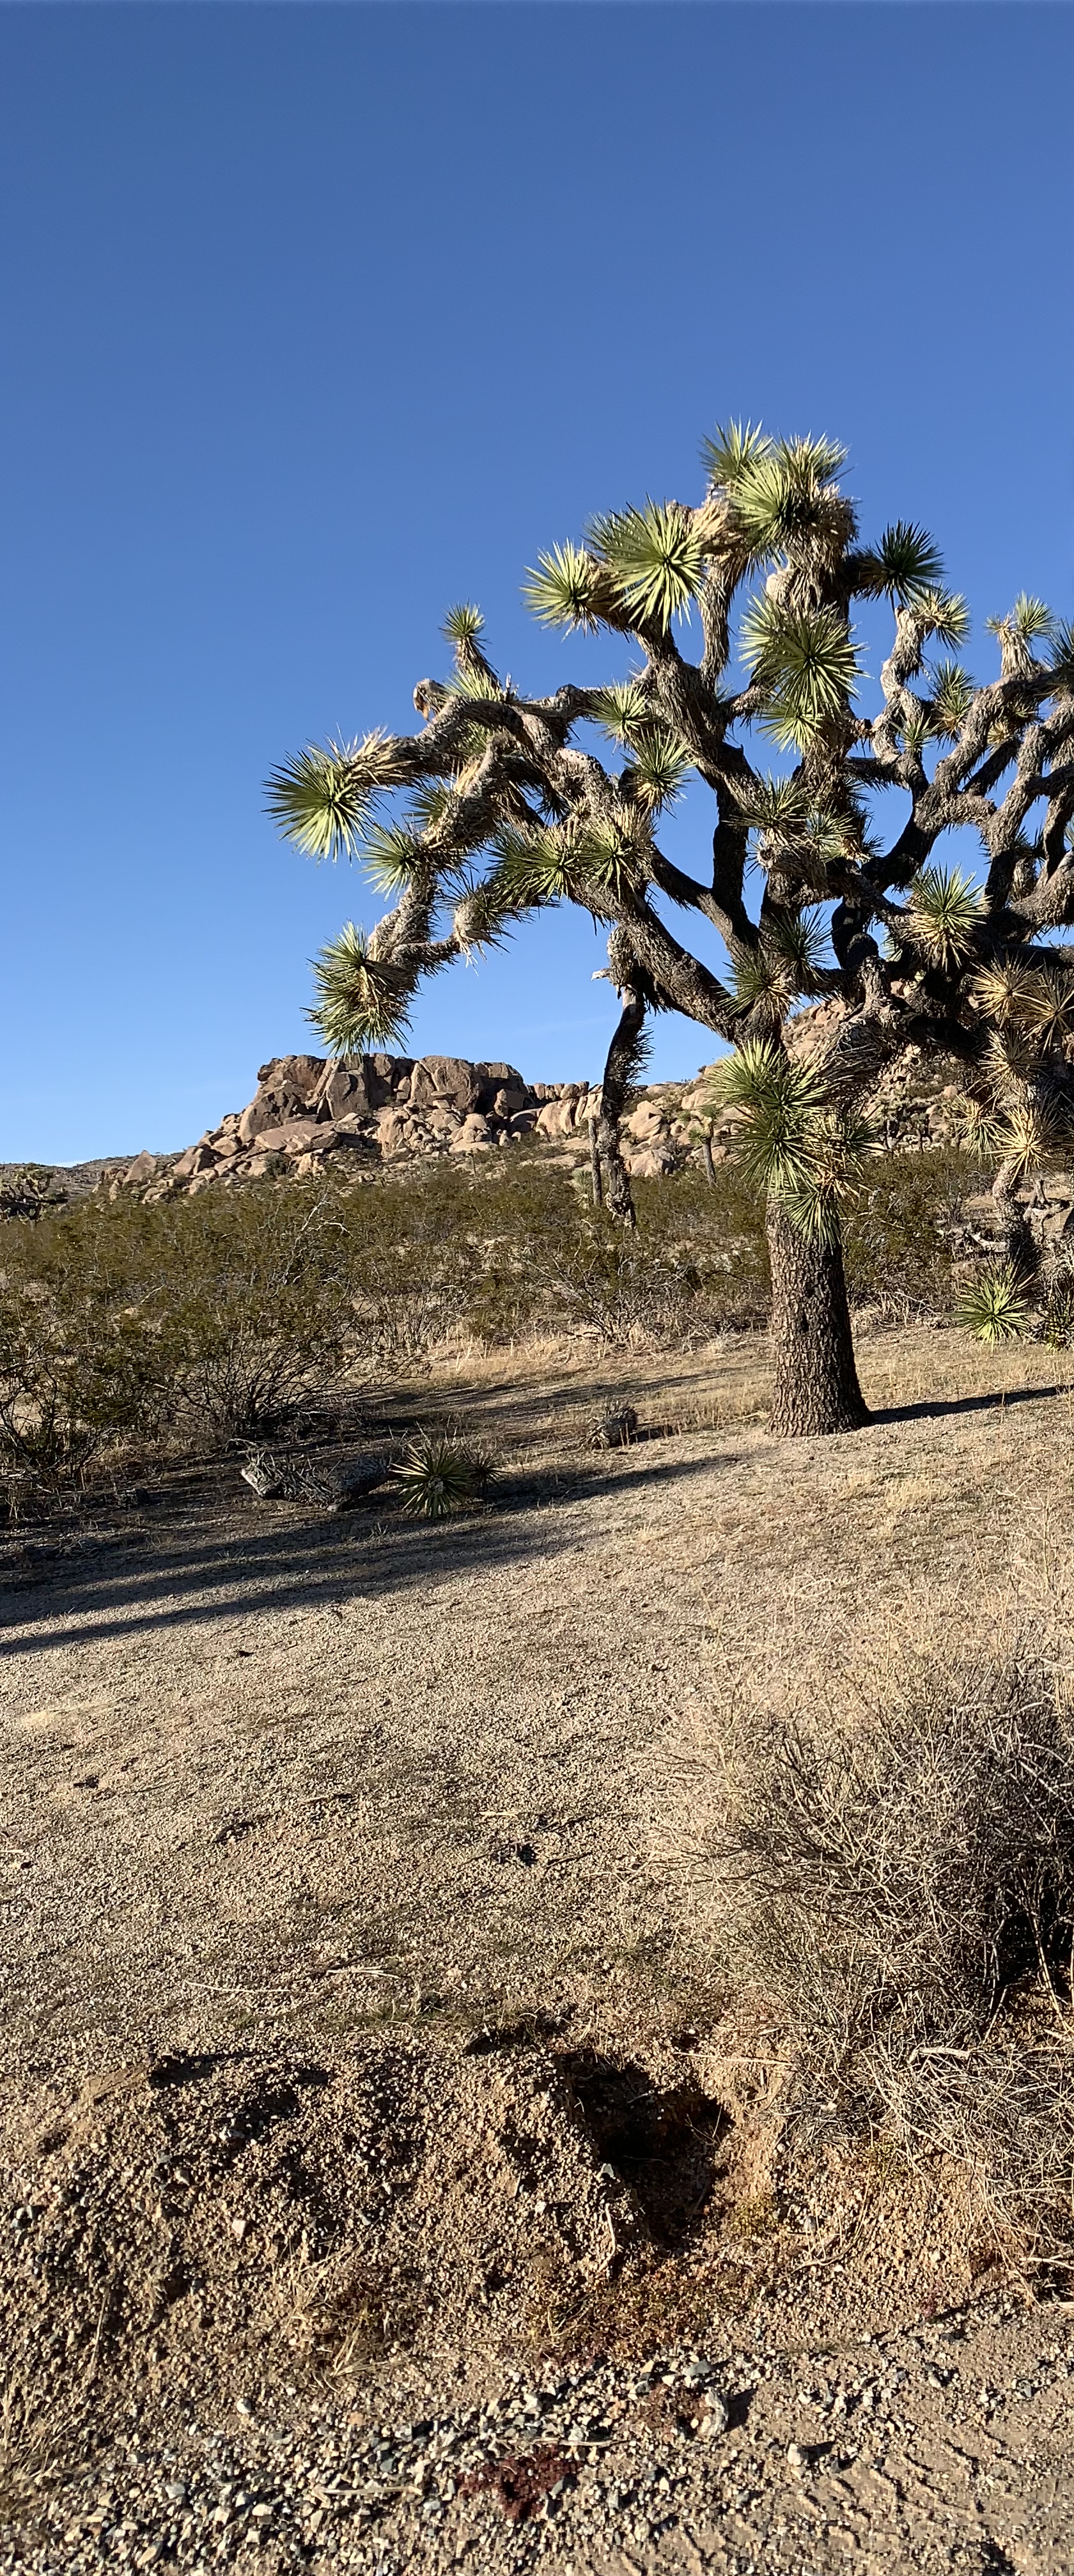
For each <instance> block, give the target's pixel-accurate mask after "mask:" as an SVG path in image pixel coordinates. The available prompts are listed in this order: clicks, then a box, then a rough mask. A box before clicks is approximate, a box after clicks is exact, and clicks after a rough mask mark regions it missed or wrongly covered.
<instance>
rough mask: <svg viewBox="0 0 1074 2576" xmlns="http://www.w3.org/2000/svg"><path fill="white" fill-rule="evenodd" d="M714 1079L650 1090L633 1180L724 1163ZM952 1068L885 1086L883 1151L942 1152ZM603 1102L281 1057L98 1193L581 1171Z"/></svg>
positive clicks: (472, 1076) (829, 1015)
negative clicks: (544, 1154) (209, 1123)
mask: <svg viewBox="0 0 1074 2576" xmlns="http://www.w3.org/2000/svg"><path fill="white" fill-rule="evenodd" d="M841 1008H842V1006H841V1005H839V1004H817V1005H816V1006H814V1007H813V1008H812V1009H810V1010H804V1011H801V1012H799V1013H798V1014H797V1016H796V1018H795V1020H794V1021H793V1022H792V1044H793V1045H794V1046H795V1047H796V1048H801V1049H802V1050H803V1051H804V1052H807V1053H810V1054H813V1055H815V1056H817V1057H818V1058H819V1057H821V1056H823V1055H824V1054H825V1053H826V1052H827V1050H828V1048H829V1047H830V1045H831V1043H832V1041H833V1039H834V1037H835V1035H836V1033H837V1020H838V1017H839V1016H841ZM711 1071H712V1068H703V1069H702V1071H701V1072H700V1073H699V1074H698V1075H697V1076H696V1078H695V1080H694V1081H693V1082H688V1083H683V1082H658V1083H650V1084H649V1085H648V1086H647V1087H646V1088H645V1089H644V1090H642V1091H640V1092H639V1093H638V1096H637V1099H636V1102H635V1105H634V1107H633V1108H632V1109H631V1110H630V1112H629V1114H628V1116H627V1118H626V1119H625V1121H624V1128H623V1147H624V1159H625V1161H626V1165H627V1169H628V1171H629V1172H630V1173H631V1175H632V1177H634V1178H636V1179H638V1180H655V1179H659V1178H661V1177H662V1176H663V1175H664V1174H666V1173H668V1172H674V1171H678V1170H681V1169H682V1167H683V1166H684V1164H687V1163H694V1164H697V1163H708V1162H710V1161H711V1163H713V1164H715V1163H718V1162H720V1161H721V1160H722V1159H723V1157H724V1156H725V1155H726V1153H727V1152H728V1150H729V1147H730V1144H731V1141H732V1139H733V1135H734V1120H733V1118H732V1117H729V1116H714V1115H713V1112H712V1109H711V1106H710V1105H709V1098H708V1095H709V1085H710V1080H711ZM948 1071H949V1068H948V1067H946V1066H944V1065H937V1066H933V1065H930V1064H926V1063H925V1062H924V1061H923V1060H920V1059H919V1058H918V1057H917V1054H916V1051H915V1050H913V1049H911V1050H910V1051H909V1052H908V1053H907V1054H905V1055H903V1056H902V1057H901V1058H900V1060H899V1063H898V1065H897V1066H896V1068H895V1069H894V1071H893V1072H892V1073H891V1074H890V1075H888V1076H885V1077H882V1078H881V1080H880V1081H879V1083H878V1084H877V1086H876V1089H875V1092H874V1094H873V1098H872V1100H871V1102H870V1104H869V1106H870V1109H871V1113H872V1117H873V1120H874V1125H875V1129H876V1134H877V1140H878V1142H879V1143H880V1144H881V1145H884V1144H887V1145H889V1146H893V1145H900V1146H906V1145H911V1146H913V1145H919V1146H921V1147H925V1146H927V1145H943V1144H949V1143H952V1142H954V1141H955V1139H956V1137H957V1134H958V1110H957V1101H958V1089H959V1086H958V1084H957V1083H956V1082H953V1081H951V1080H945V1078H944V1077H945V1075H946V1074H947V1073H948ZM599 1106H600V1093H599V1090H596V1091H595V1090H591V1089H590V1088H589V1086H588V1085H587V1084H586V1083H584V1082H536V1083H528V1082H526V1081H524V1079H523V1076H522V1075H521V1074H520V1073H518V1072H516V1070H515V1067H514V1066H513V1065H510V1064H471V1063H470V1062H468V1060H467V1059H466V1058H465V1057H464V1056H450V1055H427V1056H420V1057H417V1058H414V1057H412V1056H392V1055H366V1056H362V1057H360V1058H355V1059H354V1060H352V1062H350V1063H349V1064H346V1065H343V1064H335V1063H333V1062H332V1061H330V1060H326V1059H325V1057H323V1056H316V1055H287V1056H276V1057H274V1058H273V1061H272V1062H271V1064H264V1065H262V1067H261V1070H260V1073H259V1075H258V1084H257V1090H256V1092H255V1094H254V1097H253V1099H252V1100H251V1101H250V1103H249V1105H248V1107H247V1108H245V1109H243V1110H232V1111H229V1113H228V1116H227V1117H226V1118H223V1119H221V1121H220V1125H219V1126H218V1127H214V1128H211V1129H210V1130H209V1131H208V1132H207V1133H206V1134H205V1135H204V1136H200V1137H199V1139H198V1142H197V1144H196V1145H191V1146H189V1147H188V1149H187V1151H186V1153H184V1154H175V1155H167V1154H160V1155H154V1154H149V1153H143V1154H139V1155H137V1156H136V1157H135V1160H134V1161H133V1163H130V1164H125V1165H118V1164H115V1163H113V1164H112V1165H110V1166H109V1167H107V1168H106V1169H105V1170H104V1171H103V1172H102V1175H101V1179H100V1181H99V1182H98V1184H97V1186H98V1187H106V1188H108V1189H110V1190H111V1193H112V1195H113V1196H116V1195H117V1194H118V1192H119V1191H121V1190H122V1191H127V1190H130V1191H132V1192H136V1193H137V1194H138V1196H139V1197H141V1198H143V1199H146V1200H154V1199H160V1198H165V1197H169V1196H171V1195H174V1194H175V1193H178V1192H180V1191H182V1192H188V1193H191V1194H193V1193H194V1192H195V1191H197V1190H203V1189H207V1188H209V1187H210V1185H216V1186H221V1185H223V1186H231V1185H232V1184H233V1183H235V1182H236V1181H240V1180H257V1179H260V1178H261V1177H262V1176H263V1175H265V1174H273V1173H285V1172H294V1173H299V1174H306V1173H310V1172H318V1171H320V1170H321V1169H322V1167H323V1166H324V1165H325V1164H326V1163H327V1162H328V1160H329V1158H332V1159H333V1161H334V1163H335V1165H336V1166H337V1168H338V1169H339V1170H340V1171H341V1172H342V1173H348V1174H350V1175H351V1176H353V1177H355V1178H359V1177H361V1175H362V1174H363V1172H369V1171H372V1170H374V1169H376V1168H377V1167H378V1166H379V1165H381V1164H384V1163H393V1164H405V1163H407V1162H409V1161H413V1160H415V1159H419V1158H424V1157H428V1156H430V1155H442V1154H487V1153H490V1152H492V1151H496V1150H500V1149H503V1148H510V1147H511V1146H514V1145H517V1144H519V1143H521V1142H522V1141H523V1140H524V1139H527V1138H533V1139H535V1140H539V1141H542V1142H544V1143H545V1144H546V1145H547V1147H548V1148H549V1150H553V1151H555V1152H557V1153H558V1154H559V1155H560V1156H562V1157H563V1158H564V1159H565V1160H568V1161H570V1162H571V1163H572V1164H573V1163H578V1162H579V1161H581V1159H582V1158H583V1156H585V1155H587V1154H588V1150H589V1135H588V1128H589V1121H590V1120H591V1119H592V1118H595V1116H596V1114H597V1111H598V1109H599Z"/></svg>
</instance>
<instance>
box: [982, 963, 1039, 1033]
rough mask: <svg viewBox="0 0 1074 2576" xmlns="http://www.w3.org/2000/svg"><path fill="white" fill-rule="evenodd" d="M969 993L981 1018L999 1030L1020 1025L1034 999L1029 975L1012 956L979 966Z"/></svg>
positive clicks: (1023, 1023)
mask: <svg viewBox="0 0 1074 2576" xmlns="http://www.w3.org/2000/svg"><path fill="white" fill-rule="evenodd" d="M970 990H971V994H972V998H973V1001H974V1002H975V1004H976V1006H977V1009H978V1010H979V1011H980V1013H981V1016H982V1018H983V1019H986V1020H994V1021H995V1024H996V1027H997V1028H1000V1029H1005V1028H1019V1027H1022V1026H1024V1025H1025V1023H1026V1015H1027V1013H1030V1014H1031V1013H1032V1009H1033V1004H1034V1001H1035V999H1036V993H1035V978H1034V976H1033V974H1032V973H1031V971H1030V969H1029V967H1028V966H1026V965H1024V964H1023V962H1022V961H1021V959H1019V958H1013V957H1012V958H1000V959H999V960H997V962H996V963H995V964H994V965H991V966H982V968H981V970H980V973H979V974H977V975H975V976H974V979H973V983H972V985H971V988H970Z"/></svg>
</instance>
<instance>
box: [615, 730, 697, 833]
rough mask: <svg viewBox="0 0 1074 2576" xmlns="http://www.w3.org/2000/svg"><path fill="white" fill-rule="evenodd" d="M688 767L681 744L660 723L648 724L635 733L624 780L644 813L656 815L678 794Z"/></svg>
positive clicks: (685, 753)
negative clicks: (642, 807) (641, 730)
mask: <svg viewBox="0 0 1074 2576" xmlns="http://www.w3.org/2000/svg"><path fill="white" fill-rule="evenodd" d="M692 766H693V764H692V761H691V759H690V754H689V752H688V751H687V750H686V747H685V745H684V744H683V743H681V742H679V741H678V740H677V738H676V736H675V735H674V734H672V733H668V732H667V731H666V730H665V728H664V727H663V726H662V725H652V726H650V727H648V728H647V729H646V731H645V732H644V733H642V734H640V735H639V736H638V739H637V741H636V743H635V745H634V753H633V760H632V763H631V767H630V768H629V769H628V770H627V771H626V772H625V773H624V783H628V782H629V785H630V786H631V788H632V789H633V793H634V795H635V796H636V798H637V801H638V803H639V805H642V806H644V808H645V811H646V813H648V814H659V813H661V812H662V811H663V809H664V807H665V806H668V805H673V804H674V802H675V799H676V797H677V796H680V795H681V794H682V790H683V788H684V786H685V784H686V780H687V778H688V776H689V773H690V770H691V768H692Z"/></svg>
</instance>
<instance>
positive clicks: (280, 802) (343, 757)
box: [265, 731, 405, 859]
mask: <svg viewBox="0 0 1074 2576" xmlns="http://www.w3.org/2000/svg"><path fill="white" fill-rule="evenodd" d="M403 775H405V771H404V770H403V769H402V768H401V766H400V761H399V756H398V753H397V752H396V750H395V747H394V745H393V744H392V742H391V739H390V737H389V736H388V735H387V734H385V733H381V732H379V731H378V732H375V733H367V734H366V735H365V737H364V739H363V740H362V741H361V742H358V741H354V742H329V743H327V744H326V745H324V746H321V745H320V744H318V743H307V746H306V749H305V751H300V752H298V753H296V755H295V757H294V759H293V760H285V761H282V762H281V763H280V766H279V768H278V769H274V770H272V771H271V773H270V776H269V779H268V783H267V789H266V797H265V802H266V807H267V810H268V812H269V813H270V814H271V816H272V820H273V822H274V823H275V824H276V826H277V829H278V830H279V831H280V832H282V833H284V834H285V835H286V838H287V839H288V840H289V841H293V842H294V844H295V847H296V849H299V850H302V851H303V852H304V853H305V855H306V856H307V857H308V858H313V859H336V858H338V857H339V856H340V854H341V852H342V853H343V854H344V855H345V856H346V857H347V858H353V856H354V853H355V851H356V849H357V847H358V844H359V841H360V840H361V837H362V829H363V825H364V823H365V819H366V816H367V814H368V812H369V808H370V805H371V803H372V801H373V799H374V797H375V796H377V795H378V794H380V793H381V792H382V791H383V790H384V789H385V788H389V787H394V786H397V785H398V783H399V780H400V777H401V776H403Z"/></svg>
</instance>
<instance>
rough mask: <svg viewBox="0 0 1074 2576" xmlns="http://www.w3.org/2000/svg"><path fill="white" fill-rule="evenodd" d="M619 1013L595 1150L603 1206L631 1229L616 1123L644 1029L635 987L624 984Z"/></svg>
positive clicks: (626, 1179) (641, 998) (627, 1182)
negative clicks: (604, 1193)
mask: <svg viewBox="0 0 1074 2576" xmlns="http://www.w3.org/2000/svg"><path fill="white" fill-rule="evenodd" d="M620 1000H621V1002H622V1010H621V1011H620V1014H619V1021H618V1025H617V1027H616V1031H615V1035H614V1037H613V1039H612V1042H611V1045H610V1047H609V1049H608V1060H607V1063H606V1065H605V1067H604V1080H603V1082H602V1084H601V1090H600V1117H599V1118H598V1120H597V1146H598V1150H599V1153H600V1159H601V1163H602V1165H603V1168H604V1173H605V1177H606V1180H607V1202H608V1206H609V1208H610V1209H611V1213H612V1215H613V1216H617V1217H621V1218H622V1220H623V1222H624V1224H625V1225H628V1226H634V1225H636V1223H637V1218H636V1216H635V1213H634V1198H633V1193H632V1191H631V1187H630V1175H629V1173H628V1171H627V1167H626V1164H625V1163H624V1161H623V1157H622V1153H621V1151H620V1146H619V1122H620V1120H621V1118H622V1115H623V1111H624V1109H625V1107H626V1096H627V1092H628V1090H629V1087H630V1083H631V1080H632V1077H633V1076H634V1074H635V1073H636V1071H637V1066H638V1059H639V1050H640V1047H641V1034H642V1029H643V1027H644V1025H645V996H644V994H643V993H641V992H639V991H638V989H637V986H636V985H633V984H624V985H623V987H622V991H621V994H620Z"/></svg>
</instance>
